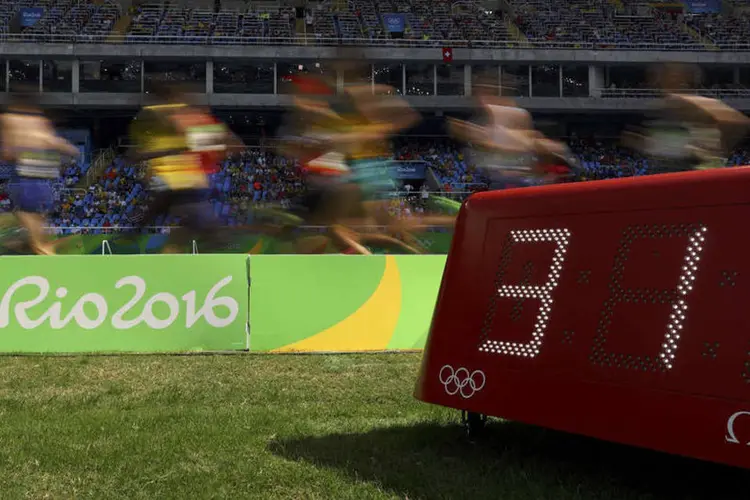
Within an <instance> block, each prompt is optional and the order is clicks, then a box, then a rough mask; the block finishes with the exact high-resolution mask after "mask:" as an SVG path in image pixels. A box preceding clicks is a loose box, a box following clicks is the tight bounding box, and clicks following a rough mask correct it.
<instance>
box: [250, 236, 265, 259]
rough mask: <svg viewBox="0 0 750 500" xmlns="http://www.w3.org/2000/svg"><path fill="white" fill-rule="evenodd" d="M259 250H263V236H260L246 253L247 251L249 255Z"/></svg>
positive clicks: (257, 252) (255, 253)
mask: <svg viewBox="0 0 750 500" xmlns="http://www.w3.org/2000/svg"><path fill="white" fill-rule="evenodd" d="M261 251H263V238H260V239H259V240H258V242H257V243H256V244H255V245H254V246H253V248H251V249H250V251H249V252H247V253H249V254H250V255H257V254H259V253H260V252H261Z"/></svg>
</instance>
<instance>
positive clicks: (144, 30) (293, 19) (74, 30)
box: [0, 0, 750, 49]
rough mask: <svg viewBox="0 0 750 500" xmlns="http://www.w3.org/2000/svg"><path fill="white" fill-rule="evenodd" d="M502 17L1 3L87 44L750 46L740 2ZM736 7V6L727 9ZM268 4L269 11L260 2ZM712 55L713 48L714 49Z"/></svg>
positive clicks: (321, 6)
mask: <svg viewBox="0 0 750 500" xmlns="http://www.w3.org/2000/svg"><path fill="white" fill-rule="evenodd" d="M506 3H507V6H506V9H505V10H504V11H502V12H501V11H492V10H489V9H488V8H486V7H483V6H482V5H481V3H480V2H479V1H476V0H469V1H466V2H460V3H458V4H455V5H454V3H453V2H449V1H448V0H402V1H399V2H398V3H396V4H394V3H393V2H391V1H389V0H369V1H368V0H349V1H348V2H334V1H332V0H324V1H321V2H319V3H318V4H317V5H316V7H315V8H310V9H307V10H306V11H300V12H299V13H298V12H296V11H295V9H294V8H290V7H284V6H270V7H268V6H261V5H260V4H253V3H252V2H247V3H244V4H242V5H243V7H241V8H236V7H235V8H222V9H216V8H209V7H198V8H193V7H187V6H184V5H178V4H175V3H171V2H155V3H149V2H144V3H140V4H138V5H134V6H131V7H129V8H123V7H121V5H120V4H119V3H117V2H115V1H113V0H104V1H101V0H96V1H95V0H82V1H78V0H76V1H73V0H61V1H55V2H51V1H49V0H38V1H36V2H34V1H29V0H27V1H24V2H15V3H13V2H3V3H2V4H0V25H4V26H3V27H2V29H3V30H4V31H5V32H8V30H9V28H8V27H9V25H10V23H11V21H12V20H13V19H14V18H15V17H16V16H17V14H18V12H19V10H20V9H21V8H24V7H34V6H36V7H41V8H44V9H45V11H44V14H43V15H42V17H41V19H40V20H39V21H38V22H37V23H36V24H35V25H34V26H31V27H26V28H23V30H24V32H25V33H26V34H28V35H45V34H46V35H56V36H65V35H71V36H78V37H81V36H83V37H88V38H90V39H91V40H92V41H97V40H104V39H106V38H107V37H109V36H111V35H113V34H115V35H118V36H124V37H127V38H130V39H133V40H135V39H140V40H143V39H144V38H156V37H172V38H181V39H183V41H184V42H185V43H205V42H206V41H207V40H209V39H210V40H211V41H212V42H213V43H233V42H237V41H239V40H241V39H263V38H290V37H295V36H300V35H305V36H306V37H313V38H319V39H327V40H340V41H345V40H354V39H359V40H362V39H365V40H375V39H377V40H385V39H389V38H400V39H409V40H420V41H422V42H427V43H429V42H430V41H434V42H435V44H436V45H437V44H440V43H441V41H447V40H471V41H473V42H474V43H477V44H481V43H482V42H489V41H492V42H506V43H507V44H508V45H509V46H512V45H513V44H515V43H517V42H519V41H522V40H531V41H536V42H546V43H550V44H553V43H566V44H573V45H575V44H576V43H587V44H596V45H599V46H601V47H607V46H615V45H628V46H631V47H633V48H642V49H653V48H654V46H655V45H659V46H661V47H662V48H667V49H669V48H672V49H679V48H684V47H686V46H691V45H692V46H704V47H706V46H709V47H710V46H712V45H713V46H719V47H720V46H722V45H726V46H728V45H732V44H745V43H747V41H746V39H745V38H744V36H745V33H747V31H748V28H750V18H749V17H748V14H747V13H746V12H744V11H743V9H742V8H739V7H741V5H740V4H738V5H739V7H738V8H735V9H732V8H730V9H723V10H722V13H691V12H689V11H688V10H687V7H685V6H684V5H683V4H681V3H679V2H672V3H663V4H648V3H645V2H640V1H636V0H618V1H617V2H612V1H610V0H569V1H567V2H557V1H555V0H508V1H507V2H506ZM724 3H727V4H732V3H733V2H724ZM263 5H265V4H263ZM393 13H396V14H399V15H402V16H403V30H402V31H398V32H397V33H394V32H391V31H390V30H389V29H387V27H386V22H385V20H384V17H385V15H386V14H393ZM711 48H713V47H711Z"/></svg>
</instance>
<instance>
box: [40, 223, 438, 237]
mask: <svg viewBox="0 0 750 500" xmlns="http://www.w3.org/2000/svg"><path fill="white" fill-rule="evenodd" d="M347 227H348V228H350V229H355V230H357V231H360V232H368V231H384V230H386V229H388V228H387V226H378V225H359V226H357V225H352V226H347ZM179 228H180V226H147V227H135V226H118V227H103V226H101V227H99V226H89V227H84V226H75V227H58V226H46V227H45V228H44V229H45V231H47V232H48V233H51V234H56V235H57V236H69V235H76V234H104V235H117V234H126V233H131V234H132V233H141V234H143V233H145V234H169V233H170V232H172V231H173V230H175V229H179ZM328 228H329V226H309V225H306V226H299V227H298V228H297V229H298V230H299V231H300V232H325V231H327V230H328ZM431 229H435V230H440V231H444V230H445V229H446V228H445V227H444V226H429V225H425V226H424V227H422V230H425V231H429V230H431Z"/></svg>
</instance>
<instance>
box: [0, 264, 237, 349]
mask: <svg viewBox="0 0 750 500" xmlns="http://www.w3.org/2000/svg"><path fill="white" fill-rule="evenodd" d="M246 261H247V256H246V255H168V256H167V255H149V256H107V257H93V256H61V257H36V256H34V257H5V258H4V259H3V260H2V261H1V262H0V270H2V273H0V291H2V297H0V352H5V353H13V352H56V353H70V352H118V351H119V352H164V351H171V352H179V351H201V350H210V351H220V350H236V349H245V348H246V346H247V333H246V325H247V321H248V302H247V297H248V276H247V264H246Z"/></svg>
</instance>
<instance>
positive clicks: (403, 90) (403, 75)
mask: <svg viewBox="0 0 750 500" xmlns="http://www.w3.org/2000/svg"><path fill="white" fill-rule="evenodd" d="M401 94H402V95H406V64H401Z"/></svg>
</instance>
